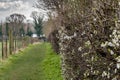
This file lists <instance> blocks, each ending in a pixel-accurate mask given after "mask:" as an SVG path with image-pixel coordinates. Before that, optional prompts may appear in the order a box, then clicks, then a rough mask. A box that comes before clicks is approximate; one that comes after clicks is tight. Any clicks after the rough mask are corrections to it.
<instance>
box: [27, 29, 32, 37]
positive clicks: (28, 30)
mask: <svg viewBox="0 0 120 80" xmlns="http://www.w3.org/2000/svg"><path fill="white" fill-rule="evenodd" d="M32 34H33V32H32V31H31V29H30V27H28V28H27V35H28V36H30V37H31V36H32Z"/></svg>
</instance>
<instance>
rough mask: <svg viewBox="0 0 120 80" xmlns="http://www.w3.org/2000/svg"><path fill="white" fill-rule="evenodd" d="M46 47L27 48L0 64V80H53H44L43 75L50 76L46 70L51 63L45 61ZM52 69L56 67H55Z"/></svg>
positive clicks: (33, 46) (44, 45)
mask: <svg viewBox="0 0 120 80" xmlns="http://www.w3.org/2000/svg"><path fill="white" fill-rule="evenodd" d="M47 46H48V45H47V44H36V45H32V46H29V47H28V48H26V49H25V50H24V51H23V52H22V51H21V52H20V53H19V54H16V55H14V56H11V57H10V58H9V59H8V60H6V61H4V62H3V63H1V64H0V80H54V76H53V79H52V78H51V76H50V78H48V79H47V78H46V79H45V75H44V74H48V75H49V74H52V73H51V71H50V70H49V68H47V67H49V66H50V65H51V63H50V65H49V63H48V61H47V59H45V56H46V55H45V54H46V53H48V51H47ZM50 54H51V53H50ZM55 57H56V56H55ZM48 59H50V58H48ZM46 63H48V65H47V66H46V65H45V64H46ZM56 63H58V62H56ZM53 64H54V62H53ZM50 67H51V66H50ZM52 67H56V65H55V66H52ZM52 67H51V68H52ZM43 69H45V70H46V69H47V70H49V71H48V73H45V71H44V70H43ZM53 71H54V69H53ZM55 71H56V70H55ZM53 73H54V72H53ZM57 73H58V74H59V73H60V71H59V70H58V72H57ZM53 75H54V74H53ZM46 77H47V76H46ZM57 77H59V76H58V75H57ZM60 77H61V76H60ZM55 80H62V79H55Z"/></svg>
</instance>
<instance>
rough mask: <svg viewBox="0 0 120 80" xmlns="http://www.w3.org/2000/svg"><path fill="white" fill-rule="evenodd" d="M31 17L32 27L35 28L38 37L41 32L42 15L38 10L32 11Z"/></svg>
mask: <svg viewBox="0 0 120 80" xmlns="http://www.w3.org/2000/svg"><path fill="white" fill-rule="evenodd" d="M31 17H32V18H33V23H34V28H35V30H36V34H37V36H38V37H40V35H42V34H43V32H42V28H43V16H41V15H40V14H39V13H38V12H36V11H33V12H32V13H31Z"/></svg>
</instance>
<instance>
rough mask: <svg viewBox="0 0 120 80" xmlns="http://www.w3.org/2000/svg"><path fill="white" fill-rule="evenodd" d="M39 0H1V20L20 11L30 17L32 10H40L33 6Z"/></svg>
mask: <svg viewBox="0 0 120 80" xmlns="http://www.w3.org/2000/svg"><path fill="white" fill-rule="evenodd" d="M35 2H37V0H0V20H3V21H4V20H5V18H6V17H7V16H9V15H10V14H12V13H20V14H23V15H25V16H26V18H27V19H31V18H30V14H31V12H32V11H40V12H43V11H42V10H38V9H36V8H34V7H33V5H34V4H35Z"/></svg>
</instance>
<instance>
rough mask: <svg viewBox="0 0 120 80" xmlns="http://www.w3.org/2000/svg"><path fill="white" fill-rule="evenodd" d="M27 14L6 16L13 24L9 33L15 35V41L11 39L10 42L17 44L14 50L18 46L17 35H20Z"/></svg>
mask: <svg viewBox="0 0 120 80" xmlns="http://www.w3.org/2000/svg"><path fill="white" fill-rule="evenodd" d="M24 19H25V16H24V15H22V14H17V13H15V14H11V15H10V16H9V17H7V18H6V21H7V22H8V23H9V24H10V25H11V27H10V28H9V31H10V32H9V35H11V37H12V36H14V41H12V39H10V40H11V42H10V43H12V42H13V44H15V46H13V48H14V50H16V48H17V41H16V40H17V37H18V36H20V29H21V27H22V24H23V22H24Z"/></svg>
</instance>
